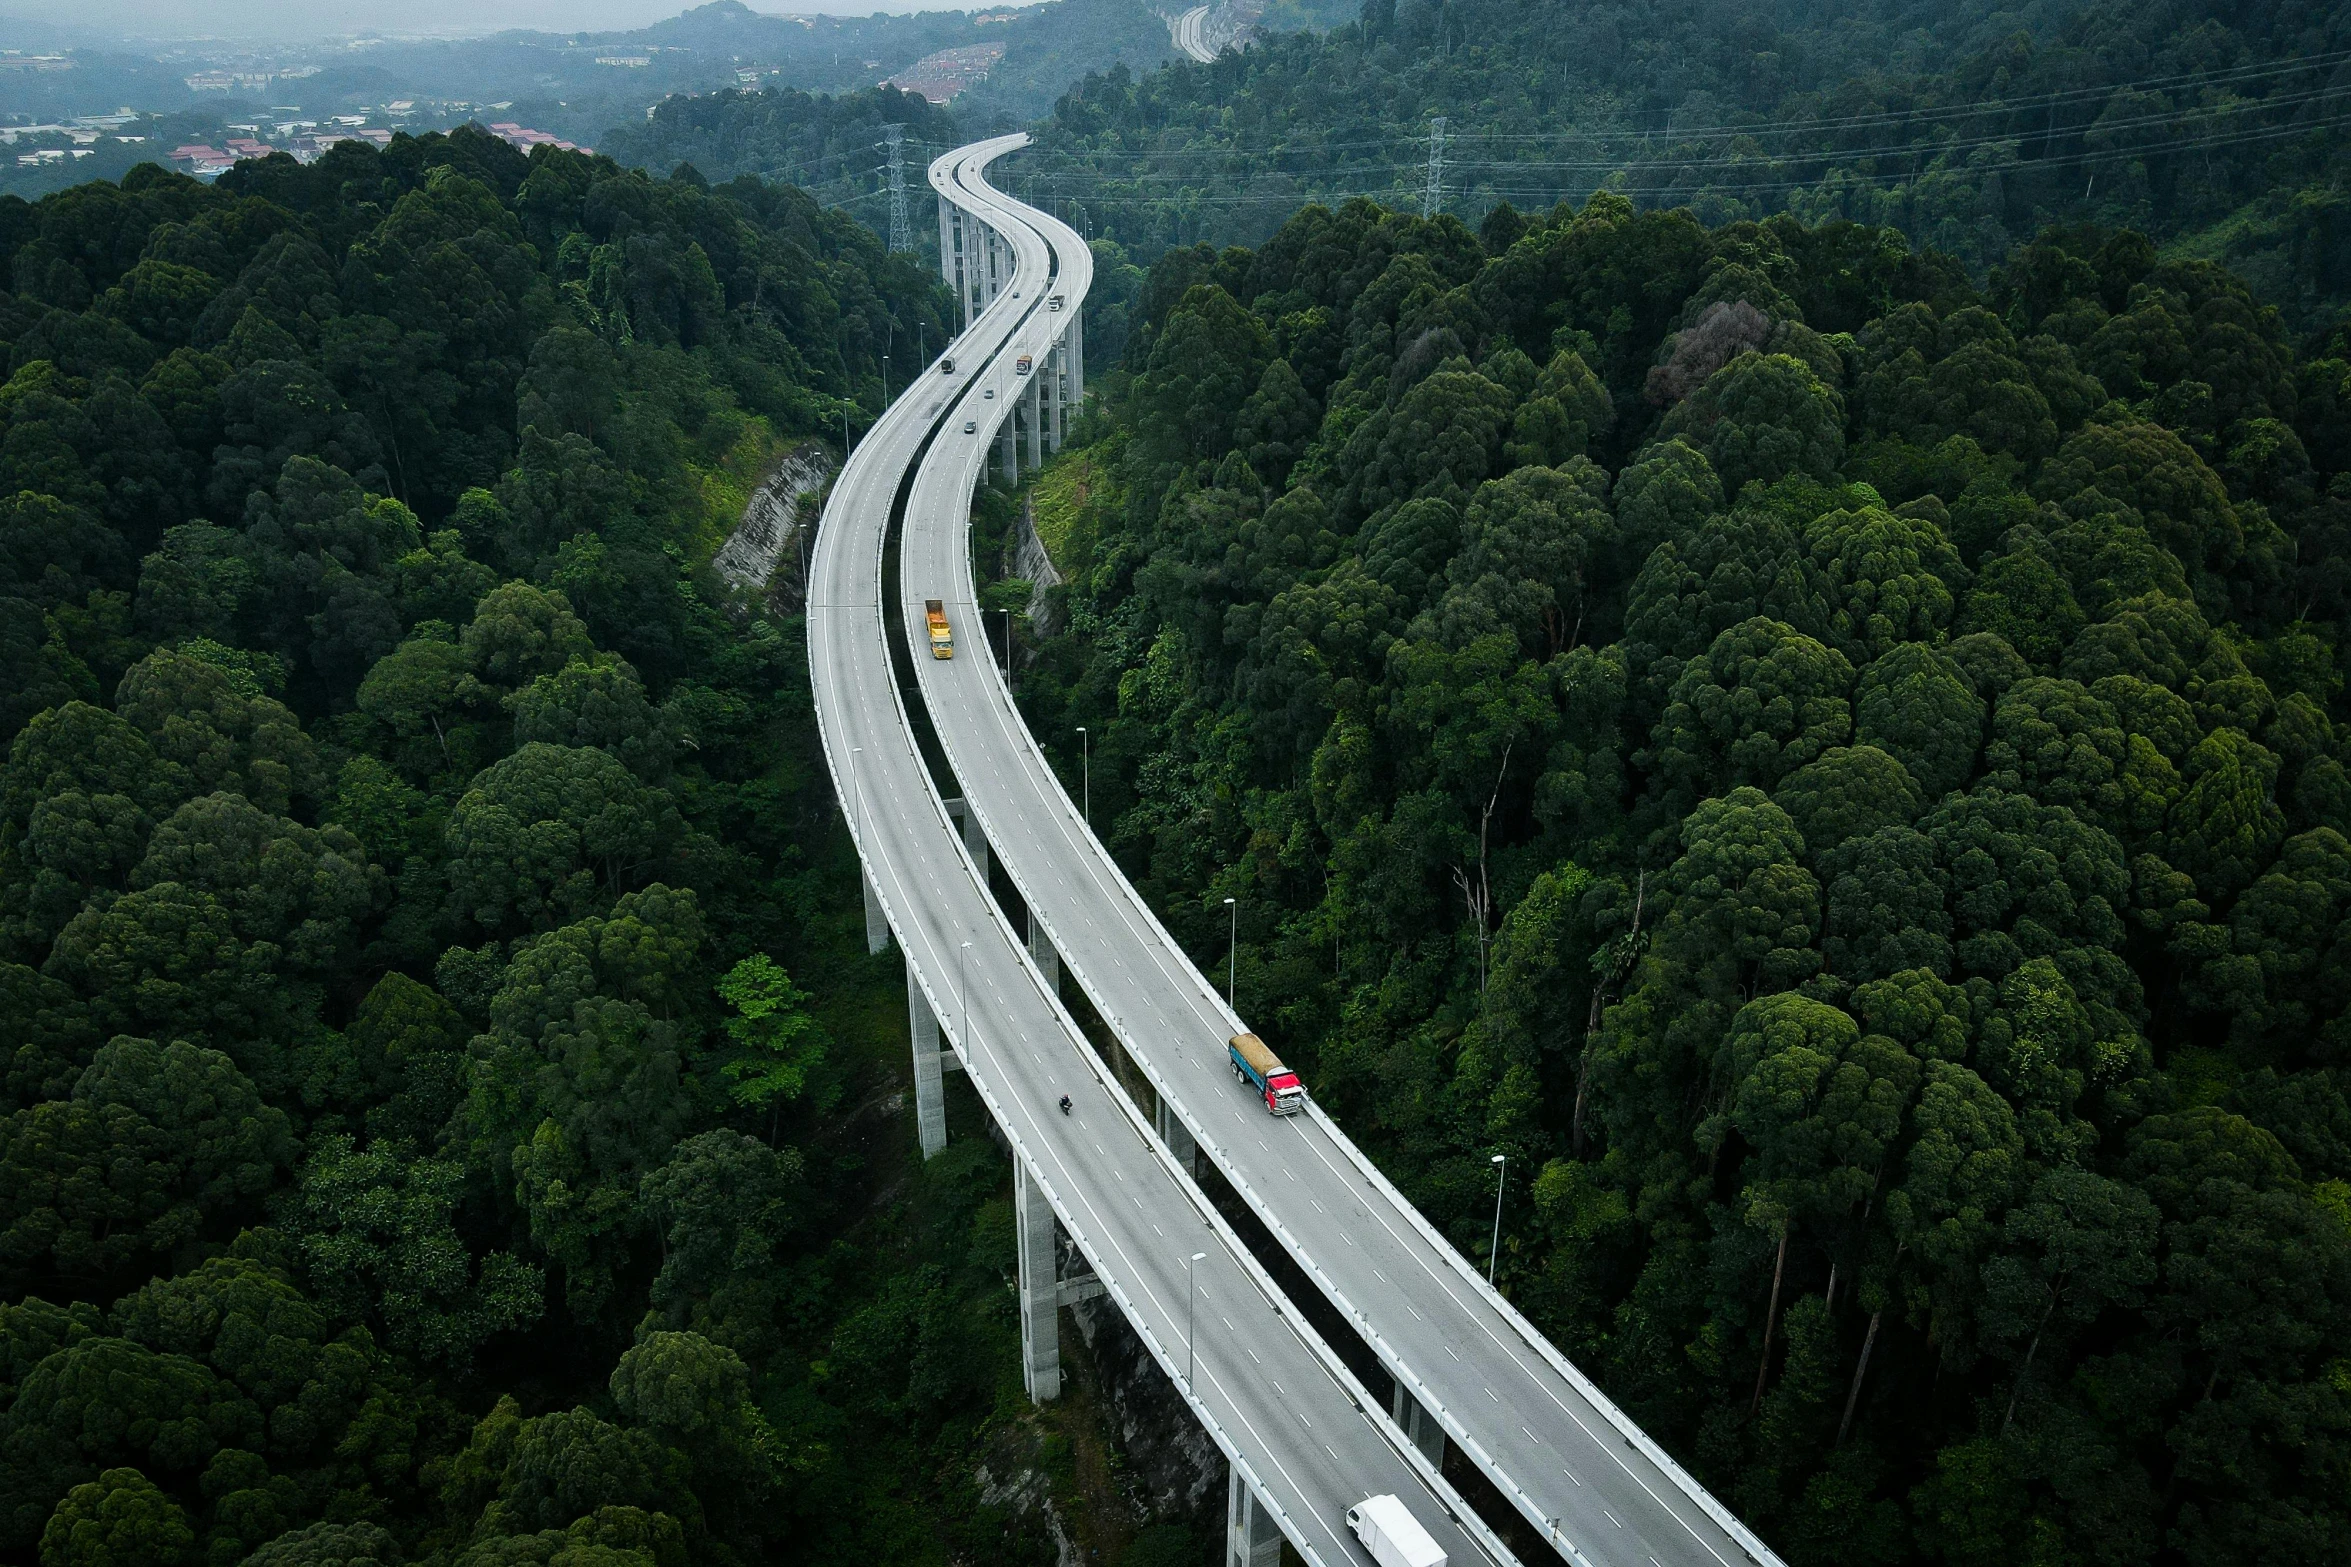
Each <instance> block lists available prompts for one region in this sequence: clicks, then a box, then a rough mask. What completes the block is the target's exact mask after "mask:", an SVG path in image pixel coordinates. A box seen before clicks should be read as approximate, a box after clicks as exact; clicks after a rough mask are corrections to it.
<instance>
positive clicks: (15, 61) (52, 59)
mask: <svg viewBox="0 0 2351 1567" xmlns="http://www.w3.org/2000/svg"><path fill="white" fill-rule="evenodd" d="M72 69H73V61H72V60H71V59H70V58H68V57H67V56H65V55H62V54H25V53H23V52H21V51H19V50H16V49H0V71H70V70H72Z"/></svg>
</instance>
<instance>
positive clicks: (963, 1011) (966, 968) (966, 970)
mask: <svg viewBox="0 0 2351 1567" xmlns="http://www.w3.org/2000/svg"><path fill="white" fill-rule="evenodd" d="M970 953H971V943H970V942H968V941H967V942H965V943H964V944H963V945H962V946H961V947H959V948H957V949H956V953H955V1026H956V1027H957V1028H959V1029H961V1030H962V1031H963V1040H962V1043H963V1048H964V1049H966V1050H969V1049H970V1048H971V965H970ZM1495 1212H1496V1213H1497V1214H1499V1213H1500V1212H1501V1209H1500V1208H1496V1209H1495ZM1497 1222H1499V1221H1498V1220H1497ZM1492 1271H1493V1270H1492V1269H1488V1270H1487V1272H1488V1273H1489V1274H1491V1273H1492Z"/></svg>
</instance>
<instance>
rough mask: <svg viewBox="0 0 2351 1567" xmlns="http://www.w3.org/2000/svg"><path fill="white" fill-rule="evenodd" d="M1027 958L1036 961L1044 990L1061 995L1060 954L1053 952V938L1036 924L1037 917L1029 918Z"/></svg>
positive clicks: (1032, 915) (1031, 916) (1042, 927)
mask: <svg viewBox="0 0 2351 1567" xmlns="http://www.w3.org/2000/svg"><path fill="white" fill-rule="evenodd" d="M1029 956H1030V957H1032V958H1034V959H1035V960H1036V964H1037V967H1038V969H1040V970H1041V971H1042V972H1043V973H1044V976H1045V988H1046V989H1047V990H1048V991H1050V992H1052V993H1053V994H1054V995H1056V996H1058V995H1060V994H1061V954H1060V953H1058V952H1056V951H1054V950H1053V938H1052V937H1050V936H1048V935H1046V934H1045V927H1044V926H1042V925H1040V924H1038V923H1037V916H1036V915H1034V914H1031V915H1030V916H1029Z"/></svg>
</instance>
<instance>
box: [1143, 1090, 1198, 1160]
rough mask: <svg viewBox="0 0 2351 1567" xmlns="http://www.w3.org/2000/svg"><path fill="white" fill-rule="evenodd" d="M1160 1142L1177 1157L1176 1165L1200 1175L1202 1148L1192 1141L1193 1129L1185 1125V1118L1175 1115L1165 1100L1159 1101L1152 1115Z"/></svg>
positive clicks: (1171, 1106) (1172, 1107) (1172, 1108)
mask: <svg viewBox="0 0 2351 1567" xmlns="http://www.w3.org/2000/svg"><path fill="white" fill-rule="evenodd" d="M1152 1122H1153V1125H1154V1126H1155V1127H1156V1128H1157V1130H1158V1132H1159V1140H1160V1141H1161V1142H1163V1143H1165V1144H1167V1151H1168V1152H1169V1153H1171V1154H1174V1155H1175V1161H1176V1163H1178V1164H1180V1165H1182V1166H1183V1167H1184V1168H1185V1169H1186V1170H1187V1171H1189V1172H1190V1173H1192V1174H1194V1175H1198V1174H1199V1173H1200V1146H1199V1144H1197V1143H1195V1142H1193V1141H1192V1129H1191V1128H1190V1127H1188V1126H1186V1125H1184V1118H1183V1117H1182V1116H1180V1115H1177V1114H1176V1113H1175V1107H1174V1106H1173V1105H1171V1104H1169V1103H1168V1102H1167V1101H1166V1100H1165V1099H1160V1100H1158V1101H1157V1108H1156V1109H1155V1110H1154V1112H1153V1114H1152Z"/></svg>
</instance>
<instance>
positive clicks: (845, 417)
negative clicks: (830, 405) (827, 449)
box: [841, 397, 849, 459]
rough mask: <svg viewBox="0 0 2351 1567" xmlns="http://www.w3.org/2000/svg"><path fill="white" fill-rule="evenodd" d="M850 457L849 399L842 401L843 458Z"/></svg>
mask: <svg viewBox="0 0 2351 1567" xmlns="http://www.w3.org/2000/svg"><path fill="white" fill-rule="evenodd" d="M848 455H849V399H848V398H846V397H844V398H842V399H841V456H842V457H843V458H844V459H846V458H847V457H848Z"/></svg>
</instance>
